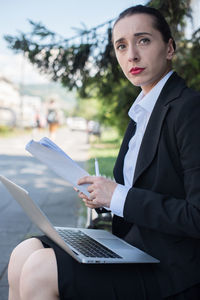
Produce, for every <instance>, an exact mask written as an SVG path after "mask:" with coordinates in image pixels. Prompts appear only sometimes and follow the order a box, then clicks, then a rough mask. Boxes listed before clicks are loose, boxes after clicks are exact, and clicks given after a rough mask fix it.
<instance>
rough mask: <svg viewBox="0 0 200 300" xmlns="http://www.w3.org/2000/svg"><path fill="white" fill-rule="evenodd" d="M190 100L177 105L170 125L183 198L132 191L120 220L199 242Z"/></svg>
mask: <svg viewBox="0 0 200 300" xmlns="http://www.w3.org/2000/svg"><path fill="white" fill-rule="evenodd" d="M196 95H198V94H196ZM190 100H191V101H190ZM190 100H189V101H183V102H184V103H183V104H182V103H181V101H179V106H178V110H179V111H178V112H177V117H176V120H175V121H174V124H173V130H174V135H175V139H176V143H177V149H178V151H179V157H180V162H181V166H182V169H181V173H182V175H183V188H184V189H185V195H186V196H185V198H184V199H178V198H175V197H173V195H167V194H162V193H157V192H154V191H151V190H147V189H142V188H136V187H132V188H131V189H130V190H129V192H128V194H127V197H126V201H125V206H124V219H125V220H126V221H127V222H130V223H135V224H137V225H138V226H142V227H145V228H148V229H152V230H156V231H159V232H162V233H166V234H172V235H178V236H188V237H193V238H197V239H199V238H200V97H199V96H195V97H193V98H192V99H190ZM180 103H181V104H180ZM163 180H165V178H163Z"/></svg>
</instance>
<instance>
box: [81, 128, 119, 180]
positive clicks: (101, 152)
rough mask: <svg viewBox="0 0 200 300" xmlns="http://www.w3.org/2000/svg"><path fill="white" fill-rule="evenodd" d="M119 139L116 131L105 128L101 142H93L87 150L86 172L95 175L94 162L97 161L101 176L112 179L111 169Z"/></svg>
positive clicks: (117, 149)
mask: <svg viewBox="0 0 200 300" xmlns="http://www.w3.org/2000/svg"><path fill="white" fill-rule="evenodd" d="M120 143H121V139H120V137H119V135H118V133H117V131H116V130H114V129H111V128H105V130H104V131H103V134H102V137H101V140H100V141H98V140H94V141H93V142H92V143H91V147H90V150H89V157H90V159H89V160H88V162H87V170H88V172H89V173H90V174H91V175H94V174H95V169H94V160H95V158H97V159H98V162H99V169H100V173H101V175H104V176H106V177H110V178H113V173H112V171H113V167H114V164H115V160H116V157H117V154H118V151H119V146H120Z"/></svg>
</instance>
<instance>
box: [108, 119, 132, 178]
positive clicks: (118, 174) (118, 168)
mask: <svg viewBox="0 0 200 300" xmlns="http://www.w3.org/2000/svg"><path fill="white" fill-rule="evenodd" d="M135 130H136V123H135V122H134V121H133V120H130V122H129V124H128V127H127V130H126V133H125V135H124V139H123V142H122V144H121V148H120V150H119V154H118V157H117V160H116V163H115V166H114V170H113V173H114V177H115V180H116V181H117V182H118V183H121V184H124V176H123V165H124V157H125V155H126V152H127V151H128V144H129V141H130V139H131V138H132V136H133V135H134V134H135Z"/></svg>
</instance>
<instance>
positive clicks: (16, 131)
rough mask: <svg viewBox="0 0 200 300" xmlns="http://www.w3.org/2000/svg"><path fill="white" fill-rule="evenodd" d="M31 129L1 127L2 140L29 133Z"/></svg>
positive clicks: (0, 135)
mask: <svg viewBox="0 0 200 300" xmlns="http://www.w3.org/2000/svg"><path fill="white" fill-rule="evenodd" d="M30 131H31V129H23V128H11V127H8V126H3V125H0V138H1V137H2V138H10V137H15V136H18V135H22V134H26V133H27V132H28V133H29V132H30Z"/></svg>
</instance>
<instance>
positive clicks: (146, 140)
mask: <svg viewBox="0 0 200 300" xmlns="http://www.w3.org/2000/svg"><path fill="white" fill-rule="evenodd" d="M168 108H169V107H168V106H163V107H160V106H159V105H156V107H155V109H154V112H153V113H152V115H151V118H150V120H149V123H148V125H147V128H146V132H145V134H144V137H143V140H142V144H141V146H140V151H139V154H138V159H137V164H136V168H135V174H134V179H133V184H134V183H135V182H136V180H137V179H138V177H139V176H140V175H141V174H142V173H143V172H144V170H145V169H146V168H147V167H148V166H149V165H150V163H151V162H152V160H153V158H154V155H155V153H156V149H157V145H158V141H159V137H160V132H161V128H162V124H163V121H164V118H165V116H166V113H167V111H168Z"/></svg>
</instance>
